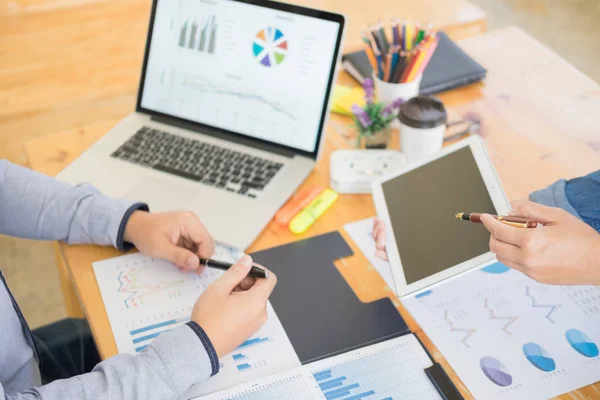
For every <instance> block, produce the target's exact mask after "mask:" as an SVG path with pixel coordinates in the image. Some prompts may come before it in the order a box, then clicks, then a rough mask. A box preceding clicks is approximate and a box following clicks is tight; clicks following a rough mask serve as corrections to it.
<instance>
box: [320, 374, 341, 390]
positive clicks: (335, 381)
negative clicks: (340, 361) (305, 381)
mask: <svg viewBox="0 0 600 400" xmlns="http://www.w3.org/2000/svg"><path fill="white" fill-rule="evenodd" d="M345 380H346V377H345V376H340V377H339V378H335V379H332V380H330V381H325V382H323V383H319V388H321V390H329V389H333V388H334V387H338V386H342V385H343V384H344V381H345Z"/></svg>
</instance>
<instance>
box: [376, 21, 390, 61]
mask: <svg viewBox="0 0 600 400" xmlns="http://www.w3.org/2000/svg"><path fill="white" fill-rule="evenodd" d="M377 34H378V35H379V37H380V40H381V46H382V48H381V52H382V53H383V54H387V53H388V51H390V43H389V42H388V40H387V38H386V37H385V30H384V29H383V23H382V22H381V21H379V23H378V24H377Z"/></svg>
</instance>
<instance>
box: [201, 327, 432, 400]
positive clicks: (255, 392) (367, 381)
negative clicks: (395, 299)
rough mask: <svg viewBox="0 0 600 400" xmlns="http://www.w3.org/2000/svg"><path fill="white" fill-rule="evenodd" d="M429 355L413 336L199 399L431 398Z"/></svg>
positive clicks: (349, 399) (350, 399) (326, 399)
mask: <svg viewBox="0 0 600 400" xmlns="http://www.w3.org/2000/svg"><path fill="white" fill-rule="evenodd" d="M429 366H431V360H430V359H429V356H428V355H427V353H426V352H425V350H424V349H423V347H421V344H420V343H419V342H418V340H417V339H416V338H415V337H414V336H413V335H406V336H402V337H399V338H395V339H391V340H388V341H386V342H383V343H379V344H376V345H372V346H367V347H365V348H362V349H359V350H354V351H350V352H348V353H345V354H341V355H338V356H335V357H331V358H328V359H325V360H321V361H317V362H314V363H311V364H307V365H304V366H302V367H299V368H294V369H292V370H289V371H287V372H283V373H280V374H277V375H274V376H271V377H268V378H264V379H259V380H257V381H253V382H251V383H247V384H243V385H239V386H236V387H233V388H230V389H227V390H224V391H221V392H217V393H212V394H210V395H208V396H205V397H202V398H201V399H202V400H234V399H236V400H237V399H239V400H242V399H243V400H284V399H285V400H310V399H315V400H335V399H341V400H359V399H364V400H371V399H373V400H390V399H394V400H413V399H420V400H429V399H431V400H434V399H435V400H437V399H440V395H439V393H438V392H437V391H436V389H435V387H434V386H433V384H432V383H431V381H430V380H429V378H428V377H427V375H426V374H425V371H424V369H425V368H427V367H429Z"/></svg>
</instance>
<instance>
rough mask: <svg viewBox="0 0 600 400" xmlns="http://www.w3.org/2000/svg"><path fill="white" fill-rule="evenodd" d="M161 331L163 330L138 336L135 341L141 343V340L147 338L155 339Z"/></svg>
mask: <svg viewBox="0 0 600 400" xmlns="http://www.w3.org/2000/svg"><path fill="white" fill-rule="evenodd" d="M161 333H162V332H156V333H152V334H150V335H146V336H140V337H137V338H135V339H133V343H139V342H144V341H146V340H150V339H154V338H155V337H157V336H158V335H160V334H161Z"/></svg>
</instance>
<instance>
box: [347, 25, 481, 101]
mask: <svg viewBox="0 0 600 400" xmlns="http://www.w3.org/2000/svg"><path fill="white" fill-rule="evenodd" d="M438 36H439V38H440V41H439V43H438V46H437V48H436V49H435V52H434V53H433V56H432V57H431V60H430V61H429V64H427V67H426V68H425V71H423V79H422V80H421V86H420V89H419V92H420V94H433V93H438V92H443V91H445V90H450V89H454V88H457V87H460V86H464V85H467V84H469V83H473V82H477V81H480V80H482V79H483V78H485V75H486V74H487V71H486V69H485V68H483V67H482V66H481V65H479V64H478V63H477V62H476V61H475V60H473V59H472V58H471V57H469V55H468V54H467V53H465V52H464V51H463V50H462V49H461V48H460V47H458V46H457V45H456V43H454V42H453V41H452V39H450V38H449V37H448V35H446V34H445V33H444V32H439V33H438ZM342 65H343V66H344V69H345V70H346V71H347V72H348V73H349V74H350V75H351V76H352V77H353V78H354V79H356V80H357V81H358V82H359V83H361V84H362V82H363V79H364V78H365V77H367V76H369V77H370V76H371V75H372V74H373V68H372V67H371V64H370V63H369V59H368V58H367V54H366V53H365V52H364V51H362V50H361V51H357V52H354V53H349V54H345V55H344V56H342Z"/></svg>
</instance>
